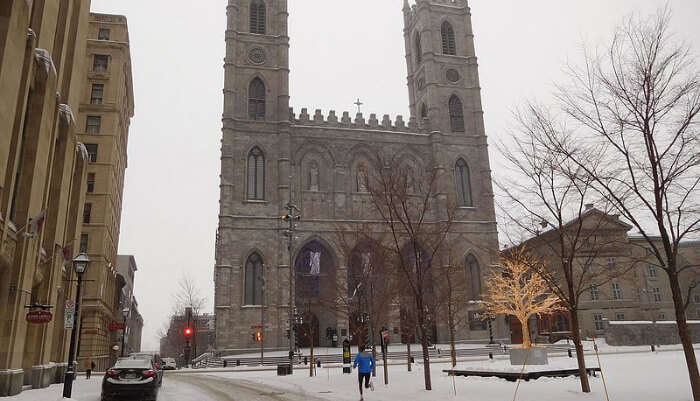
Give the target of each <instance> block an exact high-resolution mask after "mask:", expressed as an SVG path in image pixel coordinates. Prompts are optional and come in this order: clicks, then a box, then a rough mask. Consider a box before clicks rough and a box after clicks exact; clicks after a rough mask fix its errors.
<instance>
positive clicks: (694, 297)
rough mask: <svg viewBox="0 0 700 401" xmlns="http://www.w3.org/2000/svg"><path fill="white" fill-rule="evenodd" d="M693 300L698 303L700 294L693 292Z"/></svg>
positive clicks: (699, 302)
mask: <svg viewBox="0 0 700 401" xmlns="http://www.w3.org/2000/svg"><path fill="white" fill-rule="evenodd" d="M693 301H694V302H695V303H696V304H700V294H695V295H693Z"/></svg>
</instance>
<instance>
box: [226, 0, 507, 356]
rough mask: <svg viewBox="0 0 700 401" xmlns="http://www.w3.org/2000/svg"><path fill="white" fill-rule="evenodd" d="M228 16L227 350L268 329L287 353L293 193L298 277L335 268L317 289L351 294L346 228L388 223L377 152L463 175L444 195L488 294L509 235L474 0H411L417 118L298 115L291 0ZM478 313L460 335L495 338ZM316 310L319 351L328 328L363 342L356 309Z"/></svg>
mask: <svg viewBox="0 0 700 401" xmlns="http://www.w3.org/2000/svg"><path fill="white" fill-rule="evenodd" d="M397 14H398V13H397ZM227 16H228V26H227V31H226V58H225V66H224V70H225V88H224V99H225V100H224V113H223V139H222V145H221V185H220V190H221V197H220V213H219V227H218V234H217V243H216V267H215V313H216V346H217V349H219V350H227V351H229V352H234V351H240V350H244V349H251V348H255V347H258V346H259V345H258V344H257V343H256V342H255V338H254V336H253V334H254V332H255V331H257V329H256V328H254V327H255V326H264V327H265V329H264V341H265V347H266V348H278V349H284V348H286V347H287V344H288V339H287V330H288V327H289V324H288V318H287V317H288V307H289V303H290V302H289V281H288V280H289V277H290V271H289V269H290V268H291V267H290V263H289V260H290V255H289V253H288V250H287V237H285V235H284V232H285V230H286V228H287V224H286V223H285V222H284V221H282V220H281V219H280V216H282V215H284V214H286V211H285V209H284V208H285V206H286V205H287V203H288V201H289V196H290V194H291V197H292V201H293V202H294V203H295V204H296V205H297V206H298V207H299V209H300V214H301V215H302V218H301V220H300V221H299V222H298V223H297V225H296V230H297V231H296V233H295V240H294V247H293V249H292V250H291V252H292V255H291V256H292V258H291V259H292V260H294V263H293V265H294V266H295V269H296V274H299V273H301V271H302V270H304V269H307V270H308V269H312V268H314V267H315V268H316V269H320V271H321V273H322V274H321V275H320V278H319V284H318V285H319V287H320V289H318V290H317V291H319V292H321V293H323V292H328V291H331V292H332V291H346V290H347V289H346V288H342V286H343V285H345V284H344V283H346V282H347V280H346V279H347V275H348V265H349V263H350V262H349V260H348V259H349V258H348V257H347V256H346V255H344V254H343V252H342V250H341V249H340V246H339V244H338V243H337V242H338V241H337V237H336V235H335V234H334V233H335V232H336V231H337V228H338V227H339V225H344V224H345V225H347V224H350V225H352V224H353V223H359V222H363V223H365V222H370V223H372V222H375V223H377V222H376V221H375V220H373V217H372V213H371V209H372V207H373V206H372V204H371V199H370V195H369V194H368V193H367V192H366V189H365V188H364V186H363V185H362V182H361V180H360V179H358V175H361V173H362V170H363V169H364V168H366V166H368V165H370V161H371V160H372V157H373V155H375V152H377V151H379V152H381V153H382V154H386V155H396V156H397V157H399V158H400V159H401V160H402V161H405V163H406V164H407V165H408V166H410V168H411V169H413V170H415V171H419V170H423V171H428V170H431V169H439V170H441V171H443V172H444V173H445V176H448V177H453V179H450V180H443V181H441V184H440V185H441V188H440V192H441V193H442V194H445V196H446V197H447V198H449V199H451V200H454V202H455V203H456V204H458V205H459V209H458V212H457V216H456V223H455V224H454V228H453V230H452V231H453V234H451V235H452V236H453V239H456V241H457V243H458V246H457V247H456V248H457V249H453V250H452V252H451V253H456V254H457V255H458V256H457V257H458V258H459V261H458V262H457V263H458V264H459V265H460V268H461V269H462V271H463V272H464V275H463V279H464V280H470V281H471V282H472V284H470V285H469V287H470V288H472V289H473V291H474V295H473V298H474V299H477V298H478V297H479V295H478V292H479V291H478V288H480V286H481V281H482V279H483V275H484V273H485V272H486V269H487V268H488V266H489V265H490V264H491V263H492V262H493V261H494V258H495V257H496V256H497V253H498V241H497V232H496V221H495V213H494V203H493V191H492V184H491V171H490V167H489V159H488V151H487V138H486V135H485V132H484V121H483V110H482V106H481V95H480V86H479V75H478V66H477V59H476V55H475V51H474V41H473V33H472V27H471V14H470V9H469V6H468V4H467V1H466V0H418V1H417V4H415V5H410V4H409V3H408V0H406V1H405V3H404V8H403V16H404V21H405V30H404V35H405V42H406V62H407V66H408V92H409V106H410V113H411V114H410V118H408V119H404V118H403V117H402V116H397V117H396V118H394V119H391V118H390V117H389V116H388V115H384V116H382V117H379V118H378V117H377V116H376V115H375V114H370V115H369V116H367V117H365V116H364V115H363V114H361V113H358V114H356V115H355V116H353V117H351V116H350V114H349V113H348V112H343V113H342V114H337V113H336V112H335V111H332V110H331V111H329V112H328V113H327V114H324V113H322V112H321V110H315V112H313V113H309V112H307V110H306V109H302V110H301V112H300V113H298V114H296V113H295V112H294V110H292V109H291V108H290V107H289V99H290V95H289V73H290V70H289V37H288V32H287V20H288V10H287V0H229V1H228V7H227ZM290 187H291V189H290ZM338 288H341V289H340V290H339V289H338ZM300 302H301V300H300V299H299V297H297V299H296V300H295V303H296V304H297V306H298V305H299V303H300ZM392 308H395V309H398V306H396V305H394V306H392ZM477 308H478V302H467V303H465V305H464V311H463V313H464V314H465V316H464V320H465V321H467V322H468V324H465V325H463V327H460V328H459V330H458V333H457V337H458V340H462V341H483V340H487V339H488V338H489V332H488V330H486V326H485V325H484V324H483V322H481V321H479V320H478V319H476V318H475V316H474V314H475V313H478V309H477ZM313 313H314V315H315V316H314V317H315V319H316V322H317V323H316V326H317V327H316V330H318V331H319V332H320V333H321V334H320V335H318V334H317V337H318V338H319V342H320V345H322V346H327V345H329V343H330V339H329V338H327V337H326V335H325V334H326V333H327V332H328V330H332V331H333V332H335V333H337V335H338V337H339V340H342V339H343V338H344V337H346V336H349V335H350V334H352V333H351V331H350V329H351V326H352V322H349V321H348V320H349V319H348V318H347V317H346V316H347V314H346V313H340V312H338V311H333V310H330V309H327V308H322V307H318V306H317V307H316V308H315V309H314V311H313ZM391 316H392V317H391V318H389V319H388V320H387V321H386V322H381V325H383V326H386V327H387V328H389V330H390V331H391V332H393V336H392V341H394V342H397V341H398V339H397V333H398V330H399V326H400V325H401V322H400V317H399V313H398V311H396V313H392V314H391ZM444 320H446V319H444ZM436 326H437V327H436V330H435V331H436V333H435V335H437V338H436V340H437V341H441V342H444V341H447V338H448V332H447V328H446V324H445V322H444V321H438V322H437V325H436ZM499 331H500V330H499Z"/></svg>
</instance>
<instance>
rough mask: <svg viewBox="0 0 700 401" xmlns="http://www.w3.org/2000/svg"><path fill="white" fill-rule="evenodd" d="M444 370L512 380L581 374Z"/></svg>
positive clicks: (569, 371) (591, 370)
mask: <svg viewBox="0 0 700 401" xmlns="http://www.w3.org/2000/svg"><path fill="white" fill-rule="evenodd" d="M443 372H445V373H447V374H448V375H450V376H462V377H469V376H476V377H498V378H500V379H505V380H508V381H511V382H514V381H517V380H518V379H522V380H525V381H530V380H537V379H539V378H540V377H569V376H579V372H578V369H559V370H541V371H537V372H526V373H522V374H521V373H519V372H497V371H486V370H452V369H445V370H443ZM586 372H587V373H588V375H589V376H595V375H596V372H600V368H586Z"/></svg>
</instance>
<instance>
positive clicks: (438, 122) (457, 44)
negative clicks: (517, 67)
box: [403, 0, 484, 136]
mask: <svg viewBox="0 0 700 401" xmlns="http://www.w3.org/2000/svg"><path fill="white" fill-rule="evenodd" d="M403 13H404V39H405V43H406V63H407V66H408V91H409V100H410V110H411V115H412V116H415V117H416V118H417V120H418V122H419V124H420V125H421V126H424V125H425V124H426V123H428V122H429V124H430V126H429V127H425V128H429V129H430V130H431V131H440V132H442V133H443V134H455V135H460V134H462V135H467V136H472V135H476V136H481V135H484V123H483V111H482V107H481V94H480V89H481V88H480V86H479V74H478V65H477V59H476V53H475V51H474V35H473V32H472V24H471V12H470V9H469V5H468V3H467V0H416V4H415V5H412V6H411V5H409V2H408V0H404V8H403ZM426 118H427V119H428V121H425V119H426Z"/></svg>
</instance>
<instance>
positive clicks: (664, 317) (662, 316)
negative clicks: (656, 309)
mask: <svg viewBox="0 0 700 401" xmlns="http://www.w3.org/2000/svg"><path fill="white" fill-rule="evenodd" d="M659 320H666V314H665V313H664V312H661V313H659Z"/></svg>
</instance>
